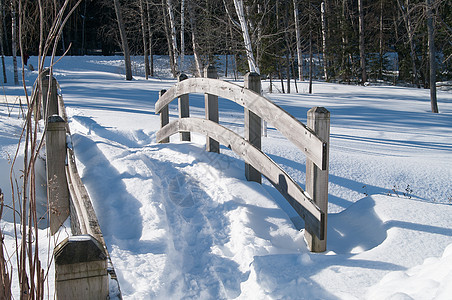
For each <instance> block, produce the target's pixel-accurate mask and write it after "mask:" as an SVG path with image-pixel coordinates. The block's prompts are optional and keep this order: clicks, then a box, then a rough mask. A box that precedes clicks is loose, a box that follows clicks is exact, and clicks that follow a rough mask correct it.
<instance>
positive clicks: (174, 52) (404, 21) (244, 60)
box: [1, 0, 452, 91]
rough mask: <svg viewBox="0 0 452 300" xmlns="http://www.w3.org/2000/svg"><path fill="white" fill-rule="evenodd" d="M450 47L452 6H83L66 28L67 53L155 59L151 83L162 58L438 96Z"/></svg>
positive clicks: (141, 2)
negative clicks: (401, 86) (387, 84)
mask: <svg viewBox="0 0 452 300" xmlns="http://www.w3.org/2000/svg"><path fill="white" fill-rule="evenodd" d="M73 1H74V2H75V0H73ZM15 2H18V0H1V3H2V7H1V10H2V11H1V16H2V22H1V23H2V33H3V36H2V39H1V40H2V46H3V49H4V53H5V54H6V55H11V54H12V44H13V43H12V42H11V41H12V36H11V33H12V31H11V22H12V16H13V15H14V14H13V7H14V5H13V3H15ZM42 2H43V3H44V4H45V9H46V11H48V12H49V18H48V20H44V21H45V22H50V21H49V20H51V19H52V18H51V16H52V14H55V13H56V12H57V11H58V8H59V5H60V3H62V1H61V0H42ZM115 4H118V7H119V6H120V10H121V14H122V22H121V23H123V26H124V28H125V33H126V34H125V41H121V37H120V31H119V28H120V26H118V22H117V14H116V12H115ZM25 5H26V7H25V8H24V9H23V10H22V11H23V13H24V15H25V16H24V18H25V20H27V22H25V26H24V27H25V28H23V30H22V37H21V38H22V42H23V45H24V49H26V51H27V53H29V54H31V55H32V54H36V53H37V52H38V49H37V47H38V43H37V42H36V41H37V39H38V38H39V37H38V36H37V32H36V30H35V28H38V27H39V26H37V24H38V23H39V18H37V17H36V16H37V15H38V11H37V5H36V1H26V4H25ZM241 7H242V10H240V8H241ZM50 25H51V24H50V23H49V24H48V25H47V26H50ZM429 28H430V30H429ZM245 30H246V31H247V35H246V34H245ZM248 39H249V40H248ZM429 41H430V42H429ZM451 41H452V2H451V1H450V0H375V1H374V0H372V1H371V0H323V1H322V0H84V1H83V2H82V3H81V4H80V5H79V6H78V7H77V9H76V11H75V12H74V14H73V15H72V16H71V17H70V19H69V21H68V22H67V24H66V26H65V29H64V32H63V35H62V39H61V43H60V47H59V49H58V51H59V54H62V53H64V52H65V51H68V54H69V55H86V54H90V55H93V54H102V55H113V54H119V53H123V49H124V42H127V47H128V48H129V50H130V54H131V55H144V54H145V53H146V55H145V56H146V58H147V65H146V76H148V75H150V76H152V74H153V59H152V58H153V55H155V54H160V55H169V56H170V62H171V68H172V72H173V74H174V75H176V74H177V73H178V72H181V71H183V72H192V73H193V74H195V75H197V76H200V75H201V74H202V72H201V70H202V68H203V67H204V66H205V65H207V64H212V63H216V60H217V59H218V55H225V54H227V55H229V57H230V58H232V59H231V60H228V66H227V67H226V72H228V73H230V74H231V72H234V73H235V74H236V73H237V72H244V71H246V70H250V69H251V68H253V69H257V70H259V72H260V73H261V75H265V76H267V77H269V78H278V79H280V80H285V81H286V80H287V81H289V80H306V79H311V80H312V78H318V79H324V80H327V81H335V82H354V83H365V82H367V81H377V80H379V81H381V80H384V81H391V82H405V83H411V84H413V85H415V86H418V87H426V88H429V87H430V86H431V85H432V79H431V76H430V74H431V73H432V72H430V70H434V71H433V73H434V75H435V76H436V78H434V79H435V80H436V81H443V80H450V79H451V77H452V72H451V69H452V67H451V66H452V42H451ZM432 51H433V52H432ZM185 55H194V57H195V60H194V63H193V65H188V66H187V63H181V62H182V61H184V57H185ZM431 56H432V58H433V59H432V60H430V57H431ZM431 66H432V68H431ZM286 87H287V89H290V85H288V84H286ZM289 91H290V90H289Z"/></svg>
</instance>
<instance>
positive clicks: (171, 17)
mask: <svg viewBox="0 0 452 300" xmlns="http://www.w3.org/2000/svg"><path fill="white" fill-rule="evenodd" d="M167 5H168V16H169V21H170V31H171V46H172V48H173V60H174V69H175V71H176V73H178V72H179V70H180V68H179V67H178V64H177V54H178V51H177V34H176V20H175V19H174V12H173V1H172V0H167Z"/></svg>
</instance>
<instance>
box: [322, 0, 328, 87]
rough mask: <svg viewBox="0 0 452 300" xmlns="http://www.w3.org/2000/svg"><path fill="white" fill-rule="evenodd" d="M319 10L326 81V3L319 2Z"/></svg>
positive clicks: (326, 77)
mask: <svg viewBox="0 0 452 300" xmlns="http://www.w3.org/2000/svg"><path fill="white" fill-rule="evenodd" d="M320 12H321V19H322V48H323V49H322V50H323V73H324V75H323V76H324V77H325V81H328V80H329V78H328V59H327V48H326V39H327V24H326V12H327V3H326V1H323V2H322V3H321V4H320Z"/></svg>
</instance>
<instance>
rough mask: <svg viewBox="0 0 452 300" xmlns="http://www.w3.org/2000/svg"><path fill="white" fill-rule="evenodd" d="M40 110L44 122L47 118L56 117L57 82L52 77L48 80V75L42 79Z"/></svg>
mask: <svg viewBox="0 0 452 300" xmlns="http://www.w3.org/2000/svg"><path fill="white" fill-rule="evenodd" d="M49 89H50V94H49ZM42 108H43V111H44V116H45V117H46V120H47V119H48V117H49V116H52V115H58V92H57V81H56V79H55V78H54V77H52V80H50V75H49V74H47V75H45V76H43V78H42Z"/></svg>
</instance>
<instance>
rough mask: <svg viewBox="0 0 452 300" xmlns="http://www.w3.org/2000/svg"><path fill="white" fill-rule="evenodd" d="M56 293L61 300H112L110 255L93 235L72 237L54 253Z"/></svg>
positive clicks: (62, 243)
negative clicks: (110, 297)
mask: <svg viewBox="0 0 452 300" xmlns="http://www.w3.org/2000/svg"><path fill="white" fill-rule="evenodd" d="M54 257H55V293H56V297H57V299H58V300H65V299H68V300H70V299H93V300H97V299H99V300H101V299H102V300H105V299H108V297H109V289H108V281H109V280H108V274H107V255H106V252H105V249H104V247H103V246H102V244H101V243H99V241H97V240H96V239H95V238H93V237H92V236H91V235H80V236H72V237H69V238H67V239H65V240H64V241H63V242H61V243H60V244H59V245H58V246H57V247H56V248H55V250H54Z"/></svg>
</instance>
